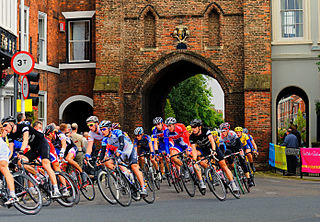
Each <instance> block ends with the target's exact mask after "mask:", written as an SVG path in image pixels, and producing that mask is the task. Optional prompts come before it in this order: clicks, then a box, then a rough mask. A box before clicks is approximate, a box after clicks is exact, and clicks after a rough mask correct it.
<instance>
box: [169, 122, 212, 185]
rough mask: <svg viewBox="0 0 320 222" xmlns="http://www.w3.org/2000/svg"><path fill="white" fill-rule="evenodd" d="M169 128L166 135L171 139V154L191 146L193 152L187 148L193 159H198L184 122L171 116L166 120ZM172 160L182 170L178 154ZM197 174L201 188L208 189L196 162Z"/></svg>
mask: <svg viewBox="0 0 320 222" xmlns="http://www.w3.org/2000/svg"><path fill="white" fill-rule="evenodd" d="M165 123H166V125H167V127H168V128H167V129H166V130H165V131H164V137H165V138H168V139H169V146H170V155H171V156H172V155H175V154H177V153H179V152H182V151H184V150H185V149H189V148H191V152H189V151H188V150H187V153H189V154H191V155H192V159H193V160H194V161H197V152H196V149H195V148H194V147H191V144H190V141H189V133H188V131H187V129H186V127H185V125H183V124H182V123H177V120H176V119H175V118H173V117H169V118H167V119H166V121H165ZM172 160H173V161H174V162H175V163H176V165H177V169H178V170H179V171H180V166H181V165H182V162H181V160H179V158H178V157H177V156H175V157H173V158H172ZM194 168H195V171H196V175H197V177H198V179H199V182H200V183H199V187H200V189H206V185H205V184H204V182H203V180H202V175H201V170H200V168H199V166H198V164H194Z"/></svg>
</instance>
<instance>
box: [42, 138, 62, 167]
mask: <svg viewBox="0 0 320 222" xmlns="http://www.w3.org/2000/svg"><path fill="white" fill-rule="evenodd" d="M45 138H46V139H47V141H48V144H49V146H50V162H51V163H58V162H59V161H58V155H57V152H56V149H55V148H54V145H53V144H52V142H51V141H50V140H49V139H48V138H47V137H45Z"/></svg>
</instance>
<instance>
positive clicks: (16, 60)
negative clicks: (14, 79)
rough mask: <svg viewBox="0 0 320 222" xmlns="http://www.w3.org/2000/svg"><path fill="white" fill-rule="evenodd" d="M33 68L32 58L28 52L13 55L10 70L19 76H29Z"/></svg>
mask: <svg viewBox="0 0 320 222" xmlns="http://www.w3.org/2000/svg"><path fill="white" fill-rule="evenodd" d="M33 67H34V58H33V57H32V55H31V54H30V53H29V52H26V51H21V52H17V53H16V54H14V55H13V57H12V59H11V68H12V69H13V71H14V72H15V73H17V74H19V75H27V74H29V73H30V72H31V71H32V70H33Z"/></svg>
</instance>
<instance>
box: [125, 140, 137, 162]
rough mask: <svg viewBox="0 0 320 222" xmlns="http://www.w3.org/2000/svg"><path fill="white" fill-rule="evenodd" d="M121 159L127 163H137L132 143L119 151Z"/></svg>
mask: <svg viewBox="0 0 320 222" xmlns="http://www.w3.org/2000/svg"><path fill="white" fill-rule="evenodd" d="M121 159H122V160H123V161H125V162H128V163H129V164H137V163H138V154H137V151H136V149H135V148H134V147H133V144H128V145H127V146H125V148H124V149H123V151H122V152H121Z"/></svg>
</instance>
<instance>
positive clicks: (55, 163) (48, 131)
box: [44, 124, 70, 197]
mask: <svg viewBox="0 0 320 222" xmlns="http://www.w3.org/2000/svg"><path fill="white" fill-rule="evenodd" d="M55 131H56V130H55V126H54V125H52V124H49V125H48V126H47V127H46V128H45V129H44V135H45V138H46V139H47V141H48V143H49V146H50V161H51V164H52V168H53V169H54V170H55V171H59V172H61V168H60V164H59V159H58V155H57V153H56V149H55V147H54V145H53V144H52V142H51V141H52V140H53V139H54V138H55ZM60 179H61V182H62V184H63V185H64V189H63V191H62V196H64V197H66V196H69V195H70V194H69V191H68V189H67V187H66V181H65V179H64V178H63V177H61V178H60Z"/></svg>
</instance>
